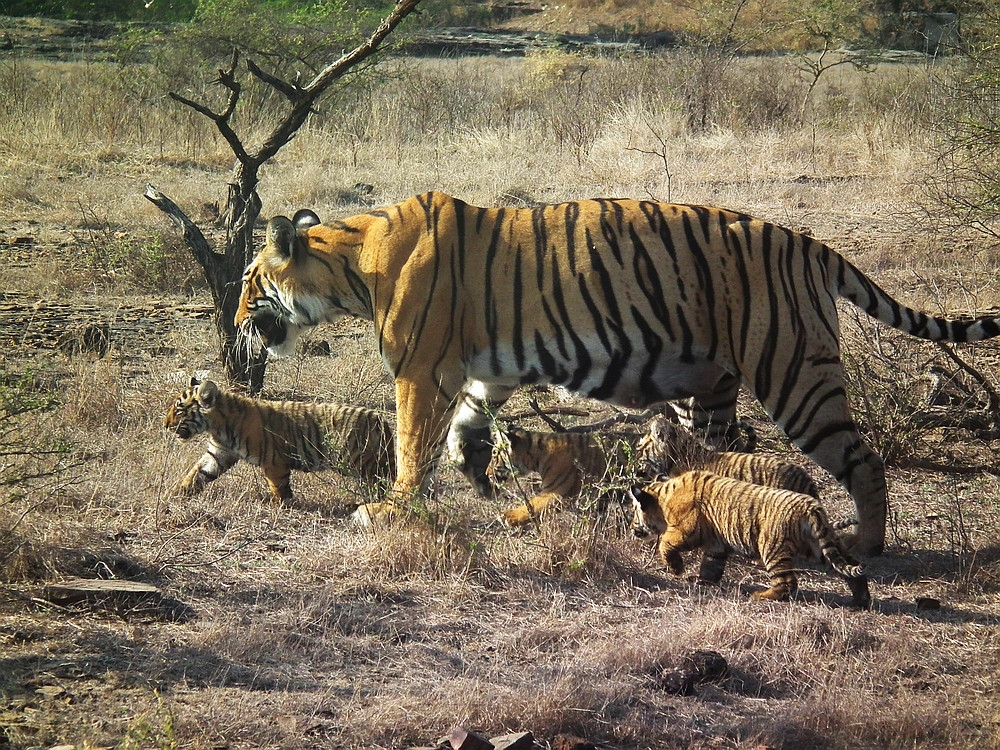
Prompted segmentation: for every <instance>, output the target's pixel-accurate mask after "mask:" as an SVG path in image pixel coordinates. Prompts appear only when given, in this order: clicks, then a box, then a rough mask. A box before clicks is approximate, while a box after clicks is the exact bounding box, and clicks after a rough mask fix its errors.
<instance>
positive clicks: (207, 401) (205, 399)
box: [198, 380, 219, 409]
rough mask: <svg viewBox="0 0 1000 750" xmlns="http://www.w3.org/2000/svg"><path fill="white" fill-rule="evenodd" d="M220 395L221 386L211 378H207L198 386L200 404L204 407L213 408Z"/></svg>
mask: <svg viewBox="0 0 1000 750" xmlns="http://www.w3.org/2000/svg"><path fill="white" fill-rule="evenodd" d="M218 396H219V386H217V385H216V384H215V383H214V382H212V381H211V380H206V381H205V382H203V383H202V384H201V385H200V386H199V387H198V404H199V405H200V406H201V408H202V409H211V408H212V407H214V406H215V401H216V399H217V398H218Z"/></svg>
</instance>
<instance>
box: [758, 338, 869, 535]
mask: <svg viewBox="0 0 1000 750" xmlns="http://www.w3.org/2000/svg"><path fill="white" fill-rule="evenodd" d="M836 354H838V352H836V351H834V352H833V355H836ZM833 355H832V354H831V352H830V351H828V350H825V349H824V350H821V351H820V350H818V351H815V352H810V351H807V352H803V354H802V357H801V359H802V360H803V361H804V362H809V361H810V360H812V361H822V362H824V364H823V365H822V366H821V367H819V366H818V367H817V369H813V370H809V369H807V368H804V367H803V368H793V369H792V370H790V371H789V374H788V377H789V379H793V378H794V379H798V380H799V381H802V382H807V383H811V387H810V388H809V389H808V390H807V392H806V393H805V395H804V396H803V397H802V398H801V400H800V401H796V400H795V399H792V400H790V402H786V401H785V400H784V399H783V398H782V394H783V393H785V392H786V391H787V390H789V389H790V388H791V387H792V386H791V385H790V384H784V385H783V387H781V388H778V387H774V388H772V389H771V390H772V393H771V395H770V396H769V397H768V398H767V399H766V400H764V408H765V409H766V410H767V412H768V414H770V415H771V418H772V419H773V420H774V421H775V423H776V424H777V425H778V426H779V427H781V429H782V430H784V432H785V434H786V435H788V437H789V438H790V439H791V441H792V442H793V443H795V444H796V445H797V446H798V447H799V448H801V449H802V451H803V453H805V454H806V455H807V456H809V458H811V459H812V460H813V461H815V462H816V463H817V464H819V465H820V466H822V467H823V468H824V469H826V470H827V471H829V472H830V473H831V474H832V475H833V476H834V478H836V480H837V481H838V482H840V484H841V485H842V486H843V487H844V488H845V489H846V490H847V491H848V492H849V493H850V495H851V497H852V498H853V500H854V507H855V509H856V510H857V517H858V531H857V533H856V534H847V535H844V541H845V543H846V544H847V546H848V547H849V548H850V549H852V550H853V551H855V552H857V553H859V554H861V555H880V554H882V550H883V547H884V546H885V521H886V503H887V499H886V487H885V466H884V464H883V462H882V459H881V458H880V457H879V456H878V455H877V454H876V453H875V452H874V451H873V450H872V449H871V448H869V447H868V445H867V444H866V443H865V442H864V441H863V440H862V439H861V435H860V434H859V433H858V428H857V425H856V424H855V423H854V420H853V419H852V418H851V409H850V405H849V404H848V403H847V387H846V384H845V382H844V373H843V369H842V367H841V366H840V360H839V356H836V357H835V356H833Z"/></svg>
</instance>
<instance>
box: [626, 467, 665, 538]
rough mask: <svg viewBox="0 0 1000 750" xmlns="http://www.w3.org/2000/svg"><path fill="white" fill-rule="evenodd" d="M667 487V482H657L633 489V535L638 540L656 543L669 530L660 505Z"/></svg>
mask: <svg viewBox="0 0 1000 750" xmlns="http://www.w3.org/2000/svg"><path fill="white" fill-rule="evenodd" d="M666 485H667V483H666V482H665V481H656V482H653V483H652V484H648V485H646V486H645V487H633V488H632V490H631V495H632V535H633V536H634V537H636V538H637V539H642V540H644V541H648V542H652V541H656V539H657V538H659V536H660V534H662V533H663V532H664V531H666V530H667V519H666V516H665V515H664V514H663V507H662V506H661V504H660V498H661V497H663V496H664V495H665V493H666Z"/></svg>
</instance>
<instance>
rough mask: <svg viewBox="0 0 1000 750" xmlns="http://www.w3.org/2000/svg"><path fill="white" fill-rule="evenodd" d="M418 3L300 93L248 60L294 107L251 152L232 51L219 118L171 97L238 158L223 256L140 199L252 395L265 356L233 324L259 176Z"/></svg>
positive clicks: (409, 2)
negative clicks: (170, 237) (175, 245)
mask: <svg viewBox="0 0 1000 750" xmlns="http://www.w3.org/2000/svg"><path fill="white" fill-rule="evenodd" d="M419 2H420V0H399V1H398V2H397V3H396V6H395V7H394V8H393V10H392V12H391V13H390V14H389V15H388V16H386V17H385V18H384V19H383V20H382V22H381V23H380V24H379V26H378V28H377V29H376V30H375V31H374V32H373V33H372V35H371V36H370V37H369V38H368V40H367V41H365V42H363V43H361V44H360V45H358V46H357V47H356V48H355V49H353V50H352V51H350V52H347V53H345V54H343V55H342V56H341V57H340V59H338V60H336V61H335V62H332V63H330V64H329V65H327V66H326V67H325V68H323V69H322V70H321V71H320V72H319V73H318V74H316V76H315V77H314V78H313V79H312V80H311V81H309V82H308V83H307V84H305V85H304V86H302V85H299V83H298V81H295V82H288V81H284V80H282V79H280V78H278V77H276V76H273V75H271V74H269V73H267V72H265V71H264V70H261V69H260V68H259V67H258V66H257V65H256V64H254V63H253V61H251V60H247V61H246V67H247V70H249V72H250V74H251V75H253V76H254V77H255V78H257V79H258V80H260V81H262V82H263V83H265V84H266V85H268V86H270V87H271V88H273V89H274V90H275V91H277V92H279V93H280V94H282V95H283V96H284V97H285V99H287V100H288V103H289V104H290V107H291V108H290V109H289V111H288V113H287V114H286V115H285V117H284V119H283V120H281V121H280V122H279V123H278V124H277V125H276V126H275V127H274V128H273V130H272V131H271V132H270V134H268V136H267V137H266V138H264V140H263V142H262V143H261V144H260V145H259V146H258V147H256V148H254V149H250V148H248V147H247V146H246V145H245V144H244V142H243V140H242V139H241V137H240V135H239V134H238V133H237V132H236V131H235V130H234V128H233V124H232V120H233V115H234V113H235V112H236V108H237V106H238V105H239V103H240V94H241V92H242V85H241V83H240V80H239V78H238V76H237V68H238V65H239V61H240V53H239V50H238V49H236V50H233V55H232V59H231V61H230V64H229V67H228V68H225V69H224V70H220V71H219V78H218V81H217V83H219V84H221V85H222V86H223V87H225V88H226V89H228V92H229V93H228V97H227V101H226V106H225V108H224V109H222V111H219V112H217V111H215V110H213V109H211V108H210V107H208V106H207V105H205V104H202V103H199V102H195V101H192V100H190V99H186V98H185V97H183V96H181V95H180V94H177V93H175V92H170V97H171V98H172V99H174V100H175V101H177V102H180V103H181V104H183V105H185V106H187V107H190V108H191V109H193V110H195V111H196V112H198V113H199V114H202V115H204V116H205V117H207V118H209V119H210V120H212V122H214V123H215V125H216V127H217V128H218V130H219V133H220V134H221V135H222V137H223V138H225V140H226V142H227V143H228V144H229V146H230V148H231V149H232V150H233V153H234V154H235V156H236V164H235V166H234V167H233V174H232V179H231V181H230V183H229V192H228V197H227V202H226V211H225V214H224V219H225V224H226V244H225V248H224V249H222V251H221V252H220V251H219V250H217V249H214V248H213V247H212V246H211V244H210V243H209V242H208V240H206V239H205V236H204V234H203V233H202V232H201V230H200V229H199V228H198V227H197V226H196V225H195V223H194V222H192V221H191V220H190V219H189V218H188V217H187V216H186V215H185V214H184V212H183V211H181V209H180V208H178V207H177V205H176V204H175V203H174V202H173V201H171V200H170V199H169V198H168V197H167V196H165V195H163V193H161V192H160V191H158V190H156V188H154V187H152V186H149V187H148V188H147V189H146V192H145V197H146V198H147V199H148V200H150V201H151V202H152V203H154V204H155V205H156V206H157V207H158V208H159V209H160V210H161V211H163V212H164V213H165V214H167V216H169V217H170V218H171V219H172V220H173V221H174V222H175V223H176V224H177V225H178V227H179V228H180V229H181V231H182V233H183V237H184V241H185V243H186V244H187V246H188V248H189V249H190V250H191V253H192V255H193V256H194V258H195V260H197V261H198V263H199V264H200V265H201V267H202V269H203V270H204V272H205V278H206V279H207V281H208V284H209V287H210V288H211V290H212V300H213V302H214V304H215V326H216V329H217V330H218V332H219V336H220V339H221V342H222V362H223V366H224V368H225V372H226V376H227V377H228V378H229V380H230V381H231V382H233V383H236V384H239V385H243V386H245V387H246V388H247V389H248V390H249V391H250V392H251V393H257V392H259V391H260V390H261V388H262V387H263V385H264V371H265V368H266V365H267V353H266V352H264V351H259V352H257V351H251V350H250V349H249V347H247V346H245V345H241V341H240V337H239V336H238V333H237V331H236V327H235V325H234V324H233V319H234V317H235V315H236V308H237V306H238V304H239V297H240V279H241V277H242V274H243V269H244V268H246V266H247V264H248V263H249V262H250V260H251V258H252V257H253V253H254V247H253V227H254V223H255V222H256V221H257V217H258V216H259V215H260V209H261V203H260V197H259V195H258V194H257V185H258V183H259V172H260V168H261V166H263V165H264V164H265V163H266V162H267V161H268V160H269V159H271V158H272V157H273V156H274V155H275V154H277V153H278V151H280V150H281V148H282V147H283V146H285V144H287V143H288V142H289V141H290V140H291V139H292V138H293V137H294V136H295V134H296V133H297V132H298V130H299V128H301V127H302V125H303V124H304V123H305V121H306V120H307V119H308V117H309V115H310V114H311V113H312V112H313V111H314V105H315V103H316V101H317V100H318V99H319V98H320V97H321V96H322V95H323V93H324V92H326V90H327V89H328V88H329V87H330V85H331V84H333V83H334V81H336V80H338V79H339V78H341V77H343V76H344V75H345V74H347V73H348V72H350V71H351V69H352V68H354V67H355V66H357V65H358V64H359V63H361V62H362V61H364V60H365V59H367V58H368V57H369V56H370V55H372V54H373V53H374V52H375V51H376V50H377V49H378V47H379V45H380V44H381V43H382V41H383V40H384V39H385V38H386V37H387V36H388V35H389V34H390V33H391V32H392V30H393V29H395V28H396V26H397V25H399V23H400V21H402V20H403V19H404V18H405V17H406V16H408V15H409V14H410V13H411V12H413V10H414V9H415V8H416V6H417V4H418V3H419Z"/></svg>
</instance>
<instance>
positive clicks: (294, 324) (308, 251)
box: [234, 192, 1000, 554]
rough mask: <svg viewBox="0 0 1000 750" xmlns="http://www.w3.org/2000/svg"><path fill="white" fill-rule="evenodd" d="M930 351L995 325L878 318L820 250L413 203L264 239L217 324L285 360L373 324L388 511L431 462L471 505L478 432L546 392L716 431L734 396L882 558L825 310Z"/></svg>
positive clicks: (743, 235) (592, 213)
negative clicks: (228, 314) (925, 344)
mask: <svg viewBox="0 0 1000 750" xmlns="http://www.w3.org/2000/svg"><path fill="white" fill-rule="evenodd" d="M841 297H842V298H844V299H846V300H849V301H850V302H852V303H854V304H855V305H857V306H858V307H860V308H861V309H863V310H864V311H865V312H866V313H868V314H869V315H871V316H873V317H875V318H877V319H878V320H880V321H882V322H883V323H886V324H887V325H890V326H893V327H894V328H897V329H899V330H901V331H905V332H906V333H910V334H912V335H914V336H920V337H922V338H925V339H930V340H933V341H979V340H982V339H986V338H990V337H993V336H996V335H997V334H998V333H1000V317H995V316H987V317H981V318H978V319H975V320H954V319H946V318H934V317H928V316H927V315H925V314H923V313H920V312H917V311H915V310H911V309H910V308H908V307H905V306H903V305H901V304H900V303H898V302H896V301H895V300H893V299H892V298H891V297H890V296H889V295H888V294H886V293H885V292H884V291H882V290H881V289H880V288H879V287H878V286H876V285H875V284H874V283H873V282H872V281H871V280H870V279H868V278H867V277H866V276H865V275H864V274H863V273H861V271H859V270H858V269H857V268H855V267H854V266H853V265H851V264H850V263H849V262H848V261H847V260H846V259H844V258H843V257H842V256H840V255H838V254H837V253H836V252H834V251H833V250H832V249H831V248H829V247H828V246H827V245H825V244H823V243H822V242H820V241H818V240H815V239H813V238H812V237H810V236H808V235H806V234H801V233H799V232H794V231H792V230H790V229H786V228H783V227H780V226H777V225H775V224H771V223H769V222H766V221H761V220H759V219H755V218H753V217H752V216H748V215H746V214H743V213H739V212H735V211H728V210H725V209H720V208H709V207H705V206H687V205H677V204H666V203H654V202H651V201H635V200H618V199H595V200H581V201H573V202H569V203H561V204H557V205H548V206H537V207H533V208H525V209H508V208H495V209H494V208H480V207H477V206H472V205H469V204H467V203H465V202H463V201H461V200H459V199H457V198H453V197H451V196H448V195H444V194H442V193H435V192H431V193H425V194H422V195H417V196H414V197H412V198H408V199H406V200H404V201H402V202H400V203H397V204H396V205H393V206H388V207H385V208H380V209H374V210H371V211H368V212H367V213H364V214H360V215H358V216H353V217H350V218H346V219H343V220H339V221H333V222H331V223H329V224H322V223H320V220H319V217H317V216H316V214H314V213H313V212H312V211H308V210H303V211H299V212H298V213H297V214H296V215H295V217H294V219H293V220H289V219H287V218H285V217H284V216H276V217H273V218H272V219H271V220H270V221H269V222H268V226H267V231H266V244H265V245H264V247H263V248H262V249H261V250H260V251H259V252H258V253H257V255H256V257H255V258H254V259H253V260H252V261H251V263H250V264H249V265H248V266H247V269H246V272H245V273H244V276H243V288H242V293H241V297H240V303H239V307H238V310H237V312H236V316H235V319H234V322H235V324H236V326H237V327H238V329H239V331H240V332H241V333H242V334H243V336H244V337H245V338H246V340H247V342H248V345H249V346H263V347H266V348H267V349H268V351H269V352H270V353H271V354H274V355H287V354H291V353H293V352H294V350H295V342H296V340H297V338H298V336H299V334H300V333H301V332H302V331H303V330H304V329H307V328H311V327H313V326H316V325H318V324H319V323H321V322H324V321H330V322H332V321H335V320H337V319H339V318H341V317H343V316H345V315H350V316H354V317H357V318H362V319H365V320H370V321H373V323H374V326H375V333H376V337H377V342H378V351H379V354H380V355H381V357H382V361H383V363H384V364H385V367H386V369H387V370H388V371H389V373H391V375H392V376H393V378H394V379H395V382H396V408H397V434H396V458H397V465H398V468H399V474H398V476H397V478H396V482H395V485H394V491H395V493H397V494H399V495H401V496H407V495H408V494H409V493H412V492H417V491H420V490H421V489H422V488H423V487H424V486H425V484H426V482H427V479H428V477H429V476H430V472H431V469H432V468H433V466H434V462H435V461H436V459H437V458H438V456H439V454H440V452H441V450H442V448H443V446H444V444H445V442H446V441H447V444H448V450H449V454H450V455H451V456H452V458H453V459H454V460H455V462H456V464H457V465H458V466H459V468H460V469H462V470H463V471H464V472H465V474H466V476H468V477H469V479H470V480H471V481H472V482H473V485H474V486H475V487H476V488H477V489H478V490H479V491H480V492H483V493H490V492H491V486H490V484H489V479H488V478H487V477H486V467H487V465H488V464H489V461H490V456H491V452H492V443H491V425H492V421H493V415H494V414H496V413H497V411H498V410H499V408H500V407H501V406H502V405H503V403H504V402H505V401H506V400H507V399H508V398H509V397H510V396H511V394H512V393H513V392H514V391H515V390H516V389H517V388H518V386H520V385H523V384H528V383H552V384H560V385H563V386H565V387H566V388H567V389H568V390H570V391H572V392H575V393H578V394H581V395H584V396H589V397H591V398H596V399H600V400H603V401H607V402H610V403H614V404H619V405H623V406H627V407H633V408H642V407H645V406H647V405H649V404H652V403H656V402H661V401H668V400H675V399H688V398H690V399H692V400H691V401H690V402H688V404H687V406H686V408H685V409H683V410H682V411H684V413H685V414H686V415H687V416H688V417H689V418H694V419H695V421H696V423H698V424H699V425H705V426H707V427H713V426H715V427H719V426H720V425H725V424H726V423H729V422H732V421H733V420H734V419H735V414H736V401H737V396H738V394H739V388H740V385H741V383H742V384H743V385H744V386H745V387H747V388H748V389H750V390H751V391H752V392H753V394H754V395H755V396H756V397H757V399H758V400H759V401H760V402H761V403H762V404H763V406H764V408H765V410H766V411H767V413H768V414H769V415H770V417H771V418H772V419H773V420H774V421H775V422H776V423H777V424H778V425H779V426H780V427H781V429H782V430H784V432H785V434H786V435H788V437H789V438H790V439H791V441H792V442H793V443H795V444H796V445H797V446H799V447H800V448H801V449H802V450H803V451H804V452H805V453H806V454H807V455H808V456H809V457H810V458H811V459H812V460H814V461H815V462H816V463H818V464H819V465H820V466H822V467H823V468H825V469H826V470H827V471H829V472H830V473H831V474H833V476H834V477H836V479H837V480H838V481H839V482H840V483H841V484H842V485H843V486H844V487H845V488H846V489H847V491H848V492H849V493H850V494H851V496H852V498H853V499H854V503H855V506H856V508H857V517H858V520H859V526H858V535H857V538H856V539H855V540H854V541H855V543H856V548H857V549H858V550H859V551H860V552H862V553H864V554H879V553H880V552H881V551H882V548H883V545H884V541H885V522H886V485H885V470H884V466H883V462H882V460H881V459H880V458H879V456H878V455H876V454H875V452H874V451H872V449H871V448H870V447H869V446H868V445H867V444H866V443H865V442H864V441H863V440H862V438H861V436H860V434H859V433H858V429H857V426H856V425H855V422H854V420H853V418H852V417H851V410H850V407H849V405H848V402H847V389H846V384H845V377H844V368H843V364H842V362H841V357H840V327H839V322H838V317H837V307H836V303H837V299H838V298H841Z"/></svg>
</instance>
